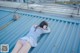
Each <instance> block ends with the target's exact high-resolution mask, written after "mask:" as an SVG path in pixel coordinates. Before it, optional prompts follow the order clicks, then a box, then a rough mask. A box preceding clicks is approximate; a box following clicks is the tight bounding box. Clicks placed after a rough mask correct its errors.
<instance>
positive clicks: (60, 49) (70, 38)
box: [0, 13, 80, 53]
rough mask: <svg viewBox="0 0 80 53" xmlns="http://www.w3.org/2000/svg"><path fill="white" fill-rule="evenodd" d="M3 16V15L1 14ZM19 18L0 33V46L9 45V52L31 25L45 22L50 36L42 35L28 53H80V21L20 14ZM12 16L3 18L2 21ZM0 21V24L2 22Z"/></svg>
mask: <svg viewBox="0 0 80 53" xmlns="http://www.w3.org/2000/svg"><path fill="white" fill-rule="evenodd" d="M3 15H4V14H3ZM20 15H21V18H20V19H19V20H17V21H15V22H13V23H11V24H10V25H9V26H7V27H6V28H4V29H3V30H1V31H0V44H9V52H8V53H10V52H11V51H12V49H13V48H14V46H15V44H16V42H17V40H18V39H19V38H21V37H23V36H25V35H26V34H27V33H28V31H29V29H30V27H31V26H32V25H33V24H39V23H40V22H41V21H43V20H45V21H47V22H48V23H49V26H50V28H51V33H50V34H44V35H42V37H41V38H40V40H39V42H38V46H37V47H36V48H31V50H30V51H29V53H80V20H73V19H67V18H66V19H64V18H55V17H54V16H52V18H51V17H49V16H48V17H45V16H44V15H40V14H36V13H35V14H32V13H24V14H23V13H21V14H20ZM10 17H12V15H9V16H8V17H6V18H3V21H4V20H6V19H7V18H8V20H10V19H11V18H10ZM3 21H0V22H3ZM4 23H5V22H4Z"/></svg>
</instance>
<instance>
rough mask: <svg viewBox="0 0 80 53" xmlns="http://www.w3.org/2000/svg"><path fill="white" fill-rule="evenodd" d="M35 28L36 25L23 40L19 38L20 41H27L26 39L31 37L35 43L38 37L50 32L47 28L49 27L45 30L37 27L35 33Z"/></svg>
mask: <svg viewBox="0 0 80 53" xmlns="http://www.w3.org/2000/svg"><path fill="white" fill-rule="evenodd" d="M36 26H37V25H33V26H32V27H31V29H30V31H29V33H28V34H27V35H26V36H24V37H23V38H21V39H23V40H27V39H26V38H27V37H32V38H33V39H34V41H35V42H37V41H38V37H40V35H41V34H43V33H49V32H50V28H49V27H48V28H47V29H46V30H44V29H42V28H40V27H38V28H37V29H36V31H35V27H36Z"/></svg>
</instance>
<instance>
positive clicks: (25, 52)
mask: <svg viewBox="0 0 80 53" xmlns="http://www.w3.org/2000/svg"><path fill="white" fill-rule="evenodd" d="M30 48H31V44H30V43H29V42H28V41H26V43H25V45H24V46H23V47H22V48H21V49H20V51H19V53H28V52H29V50H30Z"/></svg>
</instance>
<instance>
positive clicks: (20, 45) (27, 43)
mask: <svg viewBox="0 0 80 53" xmlns="http://www.w3.org/2000/svg"><path fill="white" fill-rule="evenodd" d="M43 33H50V28H49V27H48V23H47V22H46V21H42V22H41V23H40V24H39V25H33V26H32V27H31V29H30V31H29V33H28V34H27V35H26V36H24V37H22V38H20V39H19V40H18V41H17V43H16V45H15V47H14V49H13V51H12V53H28V52H29V50H30V48H31V47H36V46H37V41H38V37H39V36H40V35H41V34H43Z"/></svg>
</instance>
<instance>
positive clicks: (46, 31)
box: [43, 27, 51, 33]
mask: <svg viewBox="0 0 80 53" xmlns="http://www.w3.org/2000/svg"><path fill="white" fill-rule="evenodd" d="M50 31H51V30H50V28H49V27H47V28H46V29H43V33H50Z"/></svg>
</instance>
